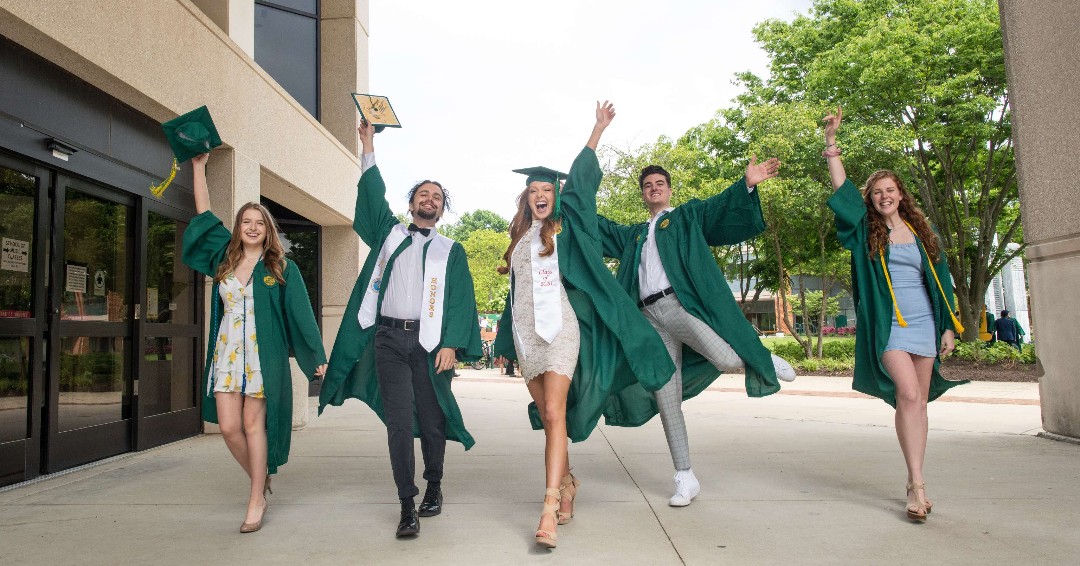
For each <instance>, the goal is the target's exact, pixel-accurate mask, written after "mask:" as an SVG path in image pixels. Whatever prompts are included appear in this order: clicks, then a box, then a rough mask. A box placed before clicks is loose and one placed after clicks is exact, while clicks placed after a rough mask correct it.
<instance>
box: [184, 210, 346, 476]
mask: <svg viewBox="0 0 1080 566" xmlns="http://www.w3.org/2000/svg"><path fill="white" fill-rule="evenodd" d="M231 238H232V235H231V234H230V233H229V231H228V230H227V229H226V228H225V226H223V225H222V223H221V220H219V219H218V218H217V217H216V216H214V214H213V213H212V212H210V211H209V210H208V211H206V212H204V213H202V214H200V215H198V216H196V217H195V218H194V219H192V221H191V224H189V225H188V227H187V230H185V231H184V247H183V260H184V264H185V265H187V266H188V267H190V268H192V269H194V270H195V271H198V272H200V273H203V274H205V275H207V276H210V277H213V276H214V274H216V273H217V270H218V264H220V263H221V262H222V261H223V260H224V259H225V254H226V250H227V248H228V246H229V240H230V239H231ZM282 275H283V276H284V278H285V281H286V283H285V284H281V283H279V282H278V281H277V280H276V279H275V278H274V277H273V276H272V275H270V272H269V271H267V270H266V267H265V266H264V265H263V262H261V261H260V262H258V263H257V264H256V265H255V270H254V271H253V272H252V276H251V282H252V283H251V285H252V292H253V295H254V297H255V328H257V329H258V332H259V364H260V366H261V368H262V377H263V385H264V387H265V392H266V440H267V444H268V446H267V448H268V453H267V457H266V464H267V468H268V473H271V474H274V473H277V469H278V466H281V465H284V464H285V462H287V461H288V460H289V446H290V444H291V442H292V407H293V404H292V371H291V370H290V369H289V350H292V351H293V353H294V354H295V356H296V363H297V364H298V365H299V366H300V369H301V370H303V372H304V374H305V375H307V376H308V379H311V378H312V377H313V376H314V375H315V368H317V367H319V366H321V365H322V364H325V363H326V352H325V350H323V343H322V335H321V334H320V333H319V326H318V324H316V322H315V314H314V313H313V312H312V310H311V301H310V300H309V299H308V294H307V287H305V286H304V278H303V277H302V276H301V275H300V270H299V269H298V268H297V267H296V264H295V263H293V262H291V261H286V262H285V269H283V270H282ZM219 285H220V284H219V283H214V287H213V291H212V292H211V295H210V296H211V303H210V334H209V335H210V336H217V335H218V329H219V327H220V325H221V316H222V311H223V310H224V306H223V304H222V301H221V296H220V295H219V294H218V286H219ZM214 346H215V341H214V340H213V339H211V340H207V345H206V364H205V366H204V368H203V377H202V388H201V391H202V395H203V401H202V418H203V420H204V421H207V422H212V423H217V422H218V419H217V403H216V402H215V400H214V392H213V391H207V389H208V387H207V383H208V380H209V379H210V366H211V362H212V361H213V359H214Z"/></svg>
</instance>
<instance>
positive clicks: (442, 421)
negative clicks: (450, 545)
mask: <svg viewBox="0 0 1080 566" xmlns="http://www.w3.org/2000/svg"><path fill="white" fill-rule="evenodd" d="M374 135H375V127H374V126H373V125H371V124H369V123H367V122H365V123H364V124H363V126H361V127H360V139H361V142H362V143H363V148H364V151H363V157H362V161H361V168H362V173H361V176H360V182H359V185H358V187H357V191H358V194H357V198H356V216H355V217H354V220H353V229H354V230H356V233H357V234H359V235H360V238H361V239H362V240H363V241H364V243H366V244H367V245H368V246H369V247H370V248H371V252H370V253H369V254H368V258H367V261H366V262H365V263H364V268H363V270H362V271H361V272H360V277H359V278H358V279H357V281H356V286H355V287H353V293H352V297H351V298H350V299H349V304H348V306H347V307H346V309H345V315H344V318H343V320H342V323H341V328H340V329H339V331H338V335H337V340H336V341H335V343H334V350H333V352H332V353H331V355H330V368H329V369H328V371H327V375H326V382H325V383H324V384H323V387H322V393H321V395H320V399H319V412H320V413H321V412H322V411H323V409H325V408H326V405H341V404H342V403H343V402H344V401H345V399H347V398H350V397H351V398H355V399H360V400H361V401H363V402H365V403H367V404H368V405H369V406H370V407H371V408H372V410H374V411H375V413H376V414H378V415H379V417H380V418H382V420H383V422H385V423H386V433H387V444H388V446H389V449H390V466H391V468H392V470H393V473H394V482H395V483H396V484H397V493H398V498H399V499H400V500H401V519H400V522H399V523H398V529H397V536H399V537H402V536H409V535H416V534H418V533H419V531H420V522H419V519H418V518H417V509H416V507H415V502H414V498H415V497H416V496H417V495H418V494H419V489H418V488H417V487H416V484H415V483H414V474H415V467H416V463H415V456H414V454H413V437H414V434H415V435H416V436H419V438H420V447H421V452H422V453H423V456H424V479H425V480H427V491H426V492H425V494H424V499H423V501H422V502H421V504H420V508H419V516H421V517H429V516H434V515H438V514H439V513H441V512H442V502H443V497H442V488H441V481H442V476H443V457H444V454H445V451H446V439H448V438H449V439H450V440H456V441H458V442H460V443H462V444H463V445H464V446H465V449H466V450H468V449H469V448H470V447H471V446H472V445H473V438H472V436H470V435H469V432H468V431H467V430H465V426H464V423H463V422H462V419H461V411H460V410H459V409H458V404H457V401H456V400H455V399H454V394H453V393H452V392H451V390H450V381H451V378H452V377H453V371H454V366H456V365H457V362H458V360H459V359H460V360H468V361H471V360H476V359H479V358H480V356H481V353H482V351H481V343H480V327H479V325H478V324H477V322H476V319H477V313H476V299H475V296H474V293H473V282H472V275H471V274H470V273H469V264H468V262H467V259H466V257H465V249H464V248H462V247H461V244H459V243H457V242H455V241H453V240H451V239H449V238H446V237H445V236H442V235H440V234H438V233H437V232H436V231H435V224H436V223H437V222H438V221H439V219H440V218H441V217H442V215H443V211H444V210H445V209H446V208H447V207H448V205H449V196H448V195H447V193H446V191H445V190H444V189H443V188H442V186H441V185H440V184H439V183H436V182H434V181H421V182H420V183H417V184H416V186H414V187H413V189H412V190H411V191H410V192H409V213H410V214H411V215H412V218H413V223H411V224H409V225H408V227H406V226H405V225H404V224H401V223H400V222H398V220H397V219H396V218H395V217H394V214H393V213H392V212H391V211H390V205H389V204H388V203H387V201H386V185H385V184H383V179H382V175H381V173H380V172H379V168H378V166H377V165H376V164H375V154H374ZM414 415H415V419H414Z"/></svg>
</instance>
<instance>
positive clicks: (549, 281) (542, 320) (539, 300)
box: [530, 226, 563, 344]
mask: <svg viewBox="0 0 1080 566" xmlns="http://www.w3.org/2000/svg"><path fill="white" fill-rule="evenodd" d="M540 228H541V227H540V226H537V228H536V231H535V232H534V233H533V240H532V246H531V248H532V249H531V250H530V251H531V252H532V258H531V259H532V280H533V321H534V323H533V325H534V327H535V328H536V334H537V335H539V336H540V337H541V338H543V339H544V341H545V342H547V343H548V344H550V343H552V342H553V341H554V340H555V337H556V336H558V335H559V332H561V331H562V326H563V320H562V300H561V297H560V295H559V289H561V283H562V281H561V280H560V279H559V277H560V275H559V246H558V239H557V238H554V237H552V239H551V244H552V248H553V249H552V253H551V255H549V256H547V257H542V256H541V255H540V251H541V248H542V243H543V242H541V240H540Z"/></svg>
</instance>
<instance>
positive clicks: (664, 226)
mask: <svg viewBox="0 0 1080 566" xmlns="http://www.w3.org/2000/svg"><path fill="white" fill-rule="evenodd" d="M668 224H671V220H670V219H668V218H665V219H664V221H663V222H661V223H660V229H661V230H663V229H664V228H667V227H668Z"/></svg>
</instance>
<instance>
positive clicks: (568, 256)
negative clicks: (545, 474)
mask: <svg viewBox="0 0 1080 566" xmlns="http://www.w3.org/2000/svg"><path fill="white" fill-rule="evenodd" d="M602 177H603V172H602V171H601V170H600V163H599V162H598V161H597V159H596V153H595V152H594V151H593V150H592V149H590V148H588V147H586V148H584V149H582V150H581V153H580V154H578V156H577V158H576V159H575V160H574V164H573V165H572V166H571V167H570V173H569V175H568V178H567V181H566V185H565V186H564V187H563V189H562V193H561V196H560V198H561V201H562V230H561V232H560V233H559V234H558V235H557V236H555V238H556V240H557V246H558V254H559V272H560V273H561V275H562V279H563V284H564V285H565V288H566V294H567V297H568V298H569V300H570V305H571V306H572V307H573V308H574V314H575V315H576V316H577V319H578V327H579V329H580V332H581V345H580V348H579V353H578V365H577V368H576V369H575V370H574V376H573V379H572V381H571V383H570V391H569V392H568V394H567V399H566V430H567V436H569V437H570V440H572V441H574V442H580V441H582V440H585V439H586V438H588V437H589V434H590V433H591V432H592V430H593V429H594V428H595V427H596V423H597V421H599V420H600V415H602V414H603V412H604V407H605V406H606V405H607V404H608V400H609V398H610V397H611V396H612V395H613V394H615V393H617V392H619V391H620V390H622V389H625V388H627V387H631V386H636V387H639V388H642V391H645V390H648V391H655V390H657V389H660V388H661V387H663V386H664V384H665V383H667V382H668V380H669V379H671V374H672V373H673V372H674V371H675V366H674V364H672V363H671V358H670V357H668V355H667V350H666V349H665V348H664V342H663V340H661V339H660V335H659V334H657V333H656V330H655V329H654V328H653V327H652V325H651V324H649V321H648V320H646V318H645V316H644V315H643V314H641V312H640V311H639V310H638V309H637V306H636V305H635V304H634V301H632V300H630V297H628V296H627V295H626V293H624V292H623V290H622V289H620V288H619V285H618V283H616V282H615V280H614V279H613V278H612V277H611V272H610V271H609V270H608V269H607V267H606V266H605V265H604V261H603V256H602V255H601V248H600V234H599V232H598V228H597V223H596V218H597V216H596V190H597V189H598V188H599V187H600V179H601V178H602ZM511 283H512V282H511ZM513 293H514V290H513V285H511V289H510V292H509V293H508V294H507V299H506V309H505V310H504V311H503V318H502V320H503V321H504V322H503V323H502V324H499V332H498V334H497V335H496V338H495V355H496V356H506V357H507V358H510V359H517V355H516V353H515V351H514V338H513V324H512V322H511V321H512V320H513V318H512V315H511V312H510V306H511V305H510V302H511V301H510V298H511V297H513ZM529 416H530V420H531V421H532V426H533V428H534V429H537V430H540V429H542V428H543V422H542V421H541V420H540V415H539V413H538V411H537V409H536V404H535V403H531V404H529Z"/></svg>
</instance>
